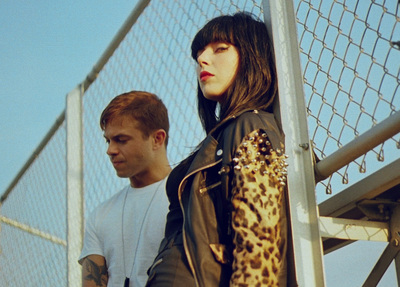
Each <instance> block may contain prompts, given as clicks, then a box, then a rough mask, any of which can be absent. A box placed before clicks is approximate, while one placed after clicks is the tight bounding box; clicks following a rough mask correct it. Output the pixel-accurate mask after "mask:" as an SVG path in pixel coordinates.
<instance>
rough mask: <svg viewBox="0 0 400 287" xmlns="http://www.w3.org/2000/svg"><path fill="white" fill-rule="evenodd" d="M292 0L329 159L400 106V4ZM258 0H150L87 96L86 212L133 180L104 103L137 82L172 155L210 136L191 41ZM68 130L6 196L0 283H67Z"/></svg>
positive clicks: (336, 187) (314, 131)
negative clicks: (163, 126) (163, 120)
mask: <svg viewBox="0 0 400 287" xmlns="http://www.w3.org/2000/svg"><path fill="white" fill-rule="evenodd" d="M294 3H295V9H296V14H297V21H298V27H297V28H298V39H299V46H300V51H301V53H300V56H301V60H302V67H303V74H304V91H305V96H306V102H307V112H308V123H309V137H310V139H311V141H312V143H313V147H314V150H315V153H316V155H317V156H318V157H320V158H324V157H326V156H328V155H330V154H331V153H333V152H334V151H336V150H337V149H339V148H340V147H342V146H344V145H346V144H347V143H348V142H350V141H352V140H353V139H354V138H356V137H357V136H358V135H360V134H362V133H364V132H365V131H367V130H369V129H370V128H371V127H373V126H375V125H376V124H377V123H379V122H381V121H382V120H384V119H386V118H388V117H390V116H391V115H392V114H393V113H395V112H396V111H398V110H399V105H400V90H399V83H400V69H399V64H400V60H399V59H400V16H399V6H398V3H397V1H395V0H387V1H384V0H382V1H371V2H370V1H345V0H343V1H326V0H322V1H300V0H296V1H295V2H294ZM262 7H263V6H262V1H261V0H259V1H246V0H236V1H228V0H225V1H222V0H221V1H205V0H204V1H192V2H190V1H183V0H181V1H166V0H153V1H150V3H149V5H148V6H147V8H146V9H145V10H144V12H143V13H142V14H141V15H140V17H139V18H138V20H137V21H136V23H135V25H134V26H133V27H132V28H131V29H130V31H129V32H128V33H127V35H126V36H125V38H124V40H123V42H122V43H121V44H120V45H119V46H118V48H117V49H116V50H115V52H114V53H113V56H112V57H111V59H110V60H109V61H108V62H107V64H106V65H105V66H104V68H103V69H102V70H101V71H100V73H99V74H98V77H97V78H96V80H95V81H94V82H93V84H91V85H90V87H89V88H88V89H87V90H86V92H85V95H84V97H83V125H84V126H83V127H84V134H83V140H84V201H85V217H86V216H87V215H88V213H89V212H91V211H92V210H93V208H94V207H95V206H97V205H98V204H99V203H100V202H101V201H103V200H105V199H106V198H108V197H110V196H111V195H112V194H114V193H115V192H116V191H117V190H119V189H120V188H122V186H124V185H126V184H127V182H126V180H123V179H119V178H117V176H116V175H115V172H114V170H113V168H112V166H111V164H110V163H109V160H108V158H107V156H106V154H105V150H106V145H105V143H104V139H103V135H102V132H101V130H100V128H99V123H98V120H99V116H100V113H101V111H102V110H103V108H104V107H105V106H106V105H107V104H108V102H109V101H110V100H111V99H112V98H113V97H114V96H116V95H118V94H120V93H123V92H127V91H130V90H147V91H151V92H153V93H155V94H157V95H158V96H159V97H160V98H161V99H162V100H163V102H164V103H165V105H166V106H167V108H168V111H169V117H170V123H171V128H170V141H169V146H168V156H169V159H170V163H171V164H172V165H176V164H177V163H179V161H180V160H182V159H183V158H184V157H185V156H186V155H188V154H189V153H190V152H191V151H192V150H193V149H194V147H195V146H196V145H197V144H198V143H199V142H200V141H201V140H202V138H203V137H204V134H203V132H202V129H201V125H200V123H199V120H198V117H197V112H196V100H195V94H196V92H195V90H196V87H197V84H196V78H195V63H194V61H193V60H192V59H191V57H190V43H191V39H192V38H193V36H194V34H195V33H196V32H197V31H198V29H199V28H200V27H202V26H203V25H204V24H205V23H206V21H207V20H208V19H210V18H212V17H214V16H217V15H219V14H221V13H234V12H236V11H238V10H245V11H249V12H251V13H253V14H255V15H256V16H258V17H259V18H261V19H262V18H263V8H262ZM278 61H279V59H278ZM65 139H66V128H65V124H64V123H62V124H61V125H60V126H59V128H58V130H57V131H56V132H55V133H54V135H53V136H52V137H51V139H50V140H49V141H48V143H47V145H46V146H45V147H44V149H43V150H41V152H40V153H39V154H38V155H37V156H36V159H35V161H34V162H33V163H32V164H31V165H30V167H29V168H28V169H27V170H26V171H25V173H24V175H23V176H22V177H21V178H20V179H19V181H18V183H17V184H16V185H15V186H14V187H13V188H12V190H11V191H10V192H9V194H7V195H8V196H7V197H6V198H4V200H2V205H1V214H0V216H1V217H0V218H1V230H0V232H1V233H0V247H1V253H0V266H1V267H0V282H1V286H15V285H16V284H18V285H22V286H24V285H26V286H60V285H61V286H62V285H64V286H67V285H68V282H67V281H68V280H67V264H68V263H67V255H66V245H67V244H71V243H67V230H66V229H67V228H66V226H67V224H66V213H67V210H66V147H65V145H66V140H65ZM399 148H400V137H399V134H397V135H396V136H394V137H393V138H392V139H390V140H388V141H386V142H384V143H382V144H381V145H380V146H378V147H376V148H375V149H373V150H371V151H370V152H368V153H367V154H365V155H364V156H362V157H361V158H359V159H357V160H356V161H354V162H351V163H350V164H349V165H347V166H346V167H344V168H342V169H341V170H339V172H337V173H335V174H333V175H332V176H331V177H329V178H328V179H327V180H325V181H323V182H321V183H320V184H318V185H317V190H318V194H317V195H318V196H319V197H320V199H324V198H326V196H327V195H326V194H325V193H326V192H327V193H337V192H340V190H341V189H342V188H343V187H342V186H343V185H346V184H348V183H351V182H355V181H357V180H359V179H360V178H362V177H364V176H365V175H366V174H368V173H371V172H373V171H376V170H377V169H379V168H380V167H381V166H383V165H386V164H388V163H389V162H390V161H392V160H394V159H397V158H399V150H398V149H399ZM5 199H6V200H5ZM76 264H78V263H76ZM21 274H23V276H21Z"/></svg>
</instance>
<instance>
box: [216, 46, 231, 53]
mask: <svg viewBox="0 0 400 287" xmlns="http://www.w3.org/2000/svg"><path fill="white" fill-rule="evenodd" d="M228 48H229V47H225V46H220V47H217V48H216V49H215V52H223V51H225V50H228Z"/></svg>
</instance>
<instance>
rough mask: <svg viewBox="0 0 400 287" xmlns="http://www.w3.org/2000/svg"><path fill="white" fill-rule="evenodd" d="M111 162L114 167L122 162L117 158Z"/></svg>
mask: <svg viewBox="0 0 400 287" xmlns="http://www.w3.org/2000/svg"><path fill="white" fill-rule="evenodd" d="M111 162H112V164H113V166H114V167H116V166H118V165H120V164H121V163H122V161H119V160H113V161H111Z"/></svg>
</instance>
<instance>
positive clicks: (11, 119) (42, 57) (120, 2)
mask: <svg viewBox="0 0 400 287" xmlns="http://www.w3.org/2000/svg"><path fill="white" fill-rule="evenodd" d="M136 2H137V1H128V0H113V1H110V0H108V1H105V0H97V1H94V0H84V1H60V0H52V1H50V0H36V1H24V3H22V1H11V0H4V1H1V2H0V51H1V53H0V127H1V132H0V149H1V157H0V159H1V160H0V194H3V192H4V191H5V190H6V188H7V187H8V185H9V184H10V183H11V181H12V180H13V178H14V177H15V176H16V174H17V173H18V172H19V170H20V169H21V168H22V166H23V165H24V163H25V162H26V161H27V159H28V158H29V157H30V156H31V154H32V152H33V151H34V150H35V148H36V147H37V146H38V144H39V143H40V142H41V140H42V139H43V137H44V136H45V135H46V134H47V132H48V131H49V129H50V128H51V126H52V125H53V124H54V122H55V120H56V119H57V117H58V116H59V115H60V114H61V113H62V111H63V110H64V108H65V96H66V94H67V93H68V92H70V91H71V90H72V89H73V88H75V87H76V86H77V85H78V84H79V83H81V82H82V81H83V80H84V79H85V77H86V76H87V74H88V73H89V72H90V71H91V69H92V67H93V65H94V64H95V63H96V62H97V60H98V59H99V58H100V56H101V55H102V53H103V52H104V50H105V49H106V47H107V46H108V44H109V43H110V42H111V40H112V39H113V37H114V35H115V34H116V32H117V31H118V30H119V28H120V27H121V26H122V24H123V23H124V21H125V20H126V18H127V17H128V15H129V14H130V12H131V11H132V9H133V8H134V6H135V3H136ZM367 246H371V245H368V243H362V244H360V245H357V246H354V247H351V248H352V252H355V253H353V254H356V257H357V258H358V261H357V262H355V261H354V259H355V258H349V260H346V262H345V264H343V263H341V265H345V266H337V268H336V267H335V265H336V264H337V258H338V257H340V256H346V253H348V248H350V247H347V248H345V249H343V251H341V252H338V253H335V254H332V255H328V256H326V258H325V260H326V263H327V266H328V267H329V269H330V272H329V273H328V274H327V282H328V286H331V287H333V286H335V283H334V282H335V280H337V278H338V277H341V276H346V277H348V278H351V277H352V276H354V275H355V274H354V270H355V268H354V264H359V262H364V263H365V264H360V266H359V268H364V270H368V271H369V270H370V268H371V267H372V266H373V264H374V262H375V260H376V259H377V258H378V257H379V254H380V252H382V248H383V247H384V246H383V245H379V248H378V249H376V248H373V250H369V251H368V252H367V254H366V253H365V250H366V249H368V247H367ZM372 246H376V245H372ZM357 248H358V249H357ZM355 250H356V251H355ZM371 253H376V254H375V255H374V256H373V258H374V259H373V261H371V257H367V255H371ZM347 263H348V265H346V264H347ZM366 265H368V266H366ZM335 269H337V271H336V272H335ZM343 270H344V271H343ZM346 271H347V272H348V273H346ZM363 277H364V278H365V275H363ZM349 286H350V285H349ZM380 286H388V287H389V286H390V285H385V283H383V284H382V285H380Z"/></svg>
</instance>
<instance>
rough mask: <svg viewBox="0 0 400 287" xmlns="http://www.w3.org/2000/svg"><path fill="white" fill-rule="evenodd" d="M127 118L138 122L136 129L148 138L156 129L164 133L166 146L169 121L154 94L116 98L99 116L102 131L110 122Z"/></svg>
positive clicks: (139, 92)
mask: <svg viewBox="0 0 400 287" xmlns="http://www.w3.org/2000/svg"><path fill="white" fill-rule="evenodd" d="M124 116H128V117H131V118H132V119H134V120H136V121H137V122H138V129H139V130H140V131H141V132H142V133H143V135H144V136H145V137H146V138H148V137H149V136H150V134H151V133H152V132H154V131H156V130H158V129H163V130H164V131H165V133H166V138H165V146H167V145H168V132H169V120H168V111H167V108H166V107H165V105H164V103H163V102H162V101H161V99H160V98H158V97H157V96H156V95H155V94H152V93H149V92H144V91H131V92H128V93H124V94H121V95H118V96H116V97H115V98H114V99H112V100H111V102H110V103H109V104H108V105H107V107H106V108H105V109H104V111H103V112H102V114H101V116H100V127H101V129H102V130H104V129H105V128H106V125H107V124H108V123H109V122H111V121H112V120H114V119H116V118H119V117H124Z"/></svg>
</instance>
